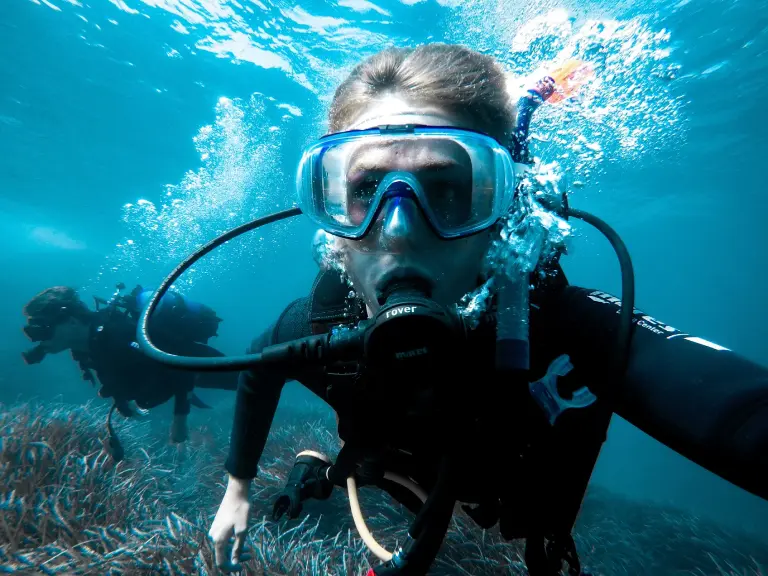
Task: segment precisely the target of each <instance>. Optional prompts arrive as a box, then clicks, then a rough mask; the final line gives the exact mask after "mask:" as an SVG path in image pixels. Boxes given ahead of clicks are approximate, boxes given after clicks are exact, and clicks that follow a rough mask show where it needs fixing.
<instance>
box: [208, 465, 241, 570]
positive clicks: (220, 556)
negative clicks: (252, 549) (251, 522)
mask: <svg viewBox="0 0 768 576" xmlns="http://www.w3.org/2000/svg"><path fill="white" fill-rule="evenodd" d="M250 484H251V482H250V480H243V479H241V478H235V477H234V476H231V475H230V477H229V482H228V483H227V491H226V492H225V493H224V498H223V499H222V501H221V504H220V505H219V510H218V512H216V517H215V518H214V519H213V524H212V525H211V529H210V530H209V531H208V536H209V537H210V538H211V539H212V540H213V550H214V555H215V560H216V566H217V567H218V568H219V569H220V570H222V571H224V572H238V571H240V570H242V569H243V568H242V566H241V565H240V562H244V561H245V560H248V556H247V555H246V554H243V553H242V552H243V546H244V545H245V535H246V533H247V531H248V514H249V512H250V506H251V505H250V503H249V502H248V490H249V488H250ZM233 535H234V537H235V543H234V546H233V547H232V553H231V555H230V556H229V557H227V548H228V547H229V540H230V538H231V537H232V536H233Z"/></svg>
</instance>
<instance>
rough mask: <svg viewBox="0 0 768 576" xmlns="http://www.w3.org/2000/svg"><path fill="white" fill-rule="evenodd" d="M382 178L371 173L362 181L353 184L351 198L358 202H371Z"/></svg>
mask: <svg viewBox="0 0 768 576" xmlns="http://www.w3.org/2000/svg"><path fill="white" fill-rule="evenodd" d="M380 181H381V178H380V177H379V175H378V174H375V173H372V172H369V173H367V174H366V175H365V176H364V177H363V178H362V179H359V180H358V181H357V182H354V183H352V185H351V186H350V191H349V195H350V198H354V199H357V200H370V199H371V198H372V197H373V195H374V194H376V188H378V186H379V182H380Z"/></svg>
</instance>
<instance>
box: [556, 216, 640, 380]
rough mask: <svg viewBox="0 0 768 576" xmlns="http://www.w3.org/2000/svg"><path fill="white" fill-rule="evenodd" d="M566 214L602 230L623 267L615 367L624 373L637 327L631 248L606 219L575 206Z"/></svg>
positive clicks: (617, 371)
mask: <svg viewBox="0 0 768 576" xmlns="http://www.w3.org/2000/svg"><path fill="white" fill-rule="evenodd" d="M566 214H567V215H568V216H573V217H574V218H578V219H579V220H583V221H584V222H586V223H588V224H591V225H592V226H594V227H595V228H597V229H598V230H599V231H600V232H602V234H603V236H605V237H606V238H607V239H608V241H609V242H610V243H611V246H613V250H614V251H615V252H616V257H617V258H618V259H619V267H620V268H621V308H620V310H619V332H618V334H617V336H616V340H615V341H616V354H615V356H614V369H615V371H616V374H617V375H622V374H624V372H625V371H626V369H627V364H628V363H629V351H630V348H631V346H632V336H633V334H634V327H635V326H634V323H633V322H632V317H633V315H634V310H635V271H634V268H633V266H632V258H631V257H630V256H629V250H627V247H626V245H625V244H624V241H623V240H622V239H621V237H620V236H619V235H618V234H617V233H616V231H615V230H614V229H613V228H611V227H610V226H609V225H608V224H607V223H606V222H605V221H603V220H601V219H600V218H598V217H597V216H594V215H592V214H590V213H589V212H585V211H584V210H576V209H574V208H568V210H567V212H566Z"/></svg>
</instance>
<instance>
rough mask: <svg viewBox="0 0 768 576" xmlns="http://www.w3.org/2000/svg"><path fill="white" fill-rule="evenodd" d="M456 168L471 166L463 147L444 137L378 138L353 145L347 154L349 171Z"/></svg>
mask: <svg viewBox="0 0 768 576" xmlns="http://www.w3.org/2000/svg"><path fill="white" fill-rule="evenodd" d="M457 166H464V167H467V168H468V167H470V166H471V162H470V160H469V157H468V155H467V153H466V151H465V150H464V148H463V147H462V146H461V145H460V144H458V143H457V142H453V141H451V140H449V139H446V138H430V139H428V140H426V141H419V140H410V139H406V140H400V139H397V138H386V137H384V138H381V139H377V140H376V141H375V142H359V143H358V142H356V143H355V145H354V149H353V150H351V151H350V154H349V160H348V162H347V169H348V171H349V172H357V171H366V170H380V171H391V170H413V169H417V168H418V169H420V170H439V169H445V168H451V167H457Z"/></svg>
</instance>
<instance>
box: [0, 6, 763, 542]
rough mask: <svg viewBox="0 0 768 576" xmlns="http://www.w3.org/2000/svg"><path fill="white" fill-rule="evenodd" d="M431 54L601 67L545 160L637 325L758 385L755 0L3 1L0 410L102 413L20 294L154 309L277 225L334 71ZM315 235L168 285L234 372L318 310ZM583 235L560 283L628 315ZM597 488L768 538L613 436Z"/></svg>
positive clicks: (534, 67)
mask: <svg viewBox="0 0 768 576" xmlns="http://www.w3.org/2000/svg"><path fill="white" fill-rule="evenodd" d="M427 41H447V42H459V43H464V44H466V45H468V46H470V47H472V48H475V49H479V50H483V51H485V52H488V53H491V54H493V55H495V56H497V57H498V58H499V59H500V61H501V62H502V63H503V64H504V65H505V66H506V67H507V68H508V70H509V71H510V75H511V77H512V78H513V79H515V80H516V81H517V84H519V85H520V86H523V85H524V84H525V80H526V79H527V78H529V77H536V75H537V74H538V73H540V72H541V71H542V70H544V69H546V67H547V65H548V64H549V63H551V62H553V61H555V60H557V59H558V58H560V59H562V58H564V57H567V56H570V55H574V56H577V57H581V58H583V59H587V60H589V61H591V62H594V63H595V64H596V66H597V68H596V77H595V80H594V82H592V83H591V84H589V85H588V86H587V87H585V88H584V91H583V93H582V94H581V95H580V99H579V101H578V102H575V103H571V104H567V105H560V106H551V107H549V108H546V109H544V110H543V111H542V113H541V114H540V116H539V117H537V120H536V122H535V124H534V127H533V130H534V132H535V135H536V137H537V139H538V140H537V142H536V148H535V149H536V153H537V154H538V155H539V156H540V158H541V161H542V162H545V163H546V162H557V169H558V170H560V171H561V172H564V174H565V176H564V178H565V181H566V182H568V183H569V184H570V187H571V189H572V196H571V198H572V204H573V205H574V206H577V207H579V208H584V209H587V210H590V211H592V212H593V213H595V214H597V215H599V216H601V217H603V218H605V219H606V220H607V221H609V223H610V224H611V225H612V226H614V227H615V228H616V229H617V230H618V232H619V233H620V234H621V235H622V237H623V239H624V240H625V242H626V243H627V246H628V248H629V250H630V252H631V254H632V257H633V261H634V265H635V272H636V278H637V306H638V307H639V308H641V309H643V310H645V311H646V312H648V313H649V314H652V315H653V316H655V317H657V318H659V319H662V320H663V321H665V322H666V323H667V324H671V325H673V326H676V327H679V328H681V329H683V328H684V329H685V331H686V332H690V333H695V334H697V335H699V336H701V337H703V338H706V339H709V340H712V341H714V342H717V343H719V344H721V345H723V346H727V347H728V348H731V349H733V350H735V351H738V352H739V353H741V354H743V355H744V356H746V357H748V358H750V359H752V360H755V361H757V362H760V363H762V364H764V365H768V348H767V347H766V342H768V299H766V297H765V293H766V289H765V286H766V282H767V281H768V273H766V267H765V262H767V261H768V227H766V223H765V214H766V208H768V199H767V198H766V193H767V192H768V187H766V184H765V179H764V170H765V168H764V166H765V163H764V156H765V153H766V151H767V150H768V147H767V146H766V131H767V130H768V115H767V114H766V107H765V105H764V97H765V95H766V94H768V2H766V1H765V0H757V1H752V2H745V1H739V0H716V1H712V2H697V1H694V0H681V1H667V0H659V1H652V0H646V1H644V2H634V3H630V2H624V3H619V4H617V3H615V2H607V1H606V2H578V3H577V2H554V1H547V2H528V3H524V2H512V1H508V2H505V1H501V0H499V1H490V0H489V1H479V2H468V1H467V2H460V1H458V0H441V1H438V2H435V1H418V0H407V1H406V0H403V1H402V2H395V1H390V2H384V1H383V0H382V1H375V2H369V1H367V0H339V1H338V2H332V1H319V0H315V1H313V2H302V3H301V5H299V4H297V3H293V2H286V1H283V0H277V1H274V2H268V1H267V0H264V1H259V0H239V1H236V0H230V1H226V0H90V2H86V1H85V0H3V1H2V3H1V5H0V269H2V271H3V274H2V275H0V296H2V298H0V326H1V327H2V336H1V337H0V360H1V361H2V363H1V364H0V390H1V391H2V398H0V400H5V401H8V400H9V399H14V398H21V399H27V398H31V397H33V396H36V397H42V398H52V397H53V396H55V395H57V394H61V395H63V396H64V397H65V398H66V399H67V400H71V401H75V402H79V401H85V400H87V399H89V398H90V397H91V394H92V390H91V389H90V387H88V386H87V385H86V384H84V383H83V382H82V381H81V379H80V375H79V372H78V370H77V369H76V367H75V366H74V365H73V364H72V363H71V362H69V361H68V358H67V357H65V356H64V355H62V356H61V357H55V358H49V359H48V360H46V362H44V363H42V364H40V365H37V366H32V367H27V366H25V365H24V364H23V363H22V361H21V359H20V356H19V353H20V352H21V351H22V350H23V349H24V348H25V347H26V346H27V345H28V343H27V341H26V340H25V339H24V338H23V336H22V334H21V332H20V331H19V327H20V326H21V325H22V323H23V318H22V314H21V307H22V305H23V304H24V303H25V302H26V301H27V300H28V299H29V298H30V297H31V296H32V295H34V294H35V293H37V292H38V291H40V290H42V289H43V288H45V287H47V286H50V285H55V284H68V285H72V286H77V287H79V288H80V289H81V290H82V294H83V296H84V297H85V298H90V296H91V295H94V294H100V295H108V294H109V293H111V291H112V289H113V286H114V284H115V283H116V282H118V281H123V282H125V283H126V284H128V285H129V286H132V285H133V284H132V283H137V282H140V283H143V284H144V285H151V284H152V283H156V282H158V281H159V280H160V279H162V278H163V277H164V275H165V274H167V273H168V272H169V271H170V270H171V269H172V267H173V266H174V265H175V263H176V262H177V261H178V260H179V259H180V258H181V257H183V256H184V255H186V254H188V253H189V252H190V251H191V250H192V249H194V248H195V247H196V246H199V245H200V244H201V243H203V242H205V241H207V240H209V239H210V238H212V237H214V236H215V235H216V234H217V233H218V232H220V231H223V230H226V229H228V228H231V227H233V226H235V225H237V224H239V223H242V222H244V221H246V220H248V219H249V218H251V217H253V216H255V215H261V214H266V213H269V212H272V211H274V210H277V209H282V208H285V207H288V206H290V205H291V204H292V203H293V201H294V191H293V188H292V186H293V170H294V166H295V164H296V161H297V159H298V157H299V154H300V150H301V146H302V145H304V144H305V143H307V142H309V141H311V139H312V138H314V137H317V136H318V135H320V134H322V133H323V131H324V128H325V125H324V114H325V113H326V112H327V105H328V103H329V101H330V98H331V96H332V94H333V90H334V87H335V85H336V84H337V83H338V82H339V81H340V80H341V79H342V78H343V77H344V74H345V72H346V71H348V70H349V68H350V67H351V66H352V65H353V64H354V63H355V62H356V61H357V60H358V59H359V58H361V57H362V56H365V55H369V54H372V53H374V52H375V51H377V50H379V49H380V48H382V47H384V46H387V45H390V44H395V45H398V46H403V45H411V44H417V43H422V42H427ZM512 84H513V85H514V84H515V82H513V83H512ZM313 232H314V229H313V228H312V227H311V226H310V225H309V223H308V222H307V221H305V220H300V221H292V222H289V223H284V224H279V225H276V226H274V227H272V228H270V229H266V230H263V231H258V232H256V233H253V234H251V235H250V236H248V237H247V238H244V239H241V240H238V241H235V242H233V243H232V245H231V246H226V247H225V248H223V249H222V250H221V252H220V253H217V254H216V255H215V256H212V257H211V258H209V259H208V260H206V261H205V262H202V263H201V264H200V265H199V266H198V267H197V268H196V269H195V271H194V272H192V273H190V274H188V275H185V276H184V277H183V278H182V279H181V280H180V287H182V288H184V289H185V291H187V292H188V294H189V295H190V296H192V297H193V298H195V299H198V300H200V301H203V302H205V303H206V304H209V305H211V306H213V307H214V308H215V309H216V310H217V311H218V312H219V314H220V316H222V317H223V318H224V319H225V322H224V323H223V325H222V328H221V331H220V334H221V336H220V338H219V339H218V341H217V346H218V347H219V348H221V349H222V350H224V351H226V352H228V353H239V352H242V350H243V348H244V346H245V345H246V343H247V342H248V341H249V340H250V338H251V337H252V336H254V335H255V334H257V333H258V332H260V331H261V330H262V329H263V328H264V327H265V326H266V325H267V324H268V323H270V322H271V321H273V320H274V318H275V316H276V314H277V313H278V312H279V311H280V310H282V307H283V306H284V305H285V304H287V303H288V302H289V301H290V300H292V299H293V298H296V297H299V296H301V295H303V294H305V293H306V291H307V289H308V287H309V285H310V283H311V281H312V279H313V278H314V275H315V273H316V270H317V269H316V265H315V263H314V262H313V260H312V254H311V250H310V243H311V238H312V234H313ZM576 236H577V237H576V238H575V242H574V244H573V247H572V249H571V255H570V256H569V257H567V258H566V259H565V261H564V265H565V269H566V273H567V274H568V276H569V279H570V280H571V281H572V282H573V283H575V284H579V285H583V286H587V287H592V288H598V289H603V290H607V291H612V292H614V293H617V292H618V290H619V283H618V278H619V276H618V267H617V264H616V262H615V259H614V256H613V254H612V251H611V250H610V247H609V246H608V244H607V243H606V242H605V241H604V240H603V239H602V238H600V237H598V236H597V235H596V234H594V233H593V232H592V231H591V230H588V229H586V228H581V227H577V229H576ZM291 398H294V397H293V396H290V395H289V397H288V401H290V400H291ZM225 401H228V400H226V399H225ZM593 481H594V482H595V483H597V484H601V485H604V486H607V487H609V488H611V489H612V490H615V491H618V492H621V493H625V494H628V495H630V496H632V497H634V498H637V499H653V500H658V501H663V502H672V503H674V504H675V505H677V506H680V507H683V508H686V509H688V510H691V511H693V512H694V513H696V514H699V515H702V516H710V517H713V518H715V519H716V520H719V521H721V522H724V523H726V524H728V525H730V526H733V527H738V528H742V529H746V530H749V531H752V532H755V533H758V534H760V533H762V534H763V535H764V534H765V531H766V529H768V503H766V502H763V501H761V500H759V499H757V498H754V497H752V496H750V495H748V494H746V493H744V492H742V491H740V490H738V489H736V488H734V487H732V486H730V485H729V484H727V483H726V482H724V481H721V480H720V479H718V478H715V477H713V476H712V475H711V474H709V473H707V472H704V471H702V470H701V469H699V468H697V467H696V466H694V465H693V464H691V463H689V462H687V461H685V460H684V459H682V458H681V457H679V456H677V455H675V454H673V453H671V452H670V451H669V450H667V449H666V448H664V447H662V446H660V445H659V444H658V443H656V442H655V441H653V440H651V439H649V438H648V437H646V436H645V435H644V434H643V433H641V432H639V431H637V430H636V429H634V428H633V427H631V426H630V425H629V424H627V423H625V422H623V421H621V420H620V419H618V418H616V419H615V421H614V424H613V427H612V430H611V433H610V435H609V439H608V442H607V444H606V446H605V449H604V451H603V454H602V456H601V458H600V461H599V462H598V466H597V469H596V471H595V475H594V477H593Z"/></svg>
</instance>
